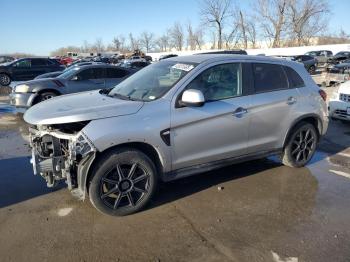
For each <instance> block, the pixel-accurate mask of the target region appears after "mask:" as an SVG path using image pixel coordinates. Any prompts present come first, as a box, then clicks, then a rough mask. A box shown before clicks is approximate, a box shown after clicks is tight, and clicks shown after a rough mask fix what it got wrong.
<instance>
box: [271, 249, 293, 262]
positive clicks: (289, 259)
mask: <svg viewBox="0 0 350 262" xmlns="http://www.w3.org/2000/svg"><path fill="white" fill-rule="evenodd" d="M271 253H272V257H273V261H275V262H298V258H297V257H286V258H281V257H280V256H279V255H278V254H277V253H276V252H273V251H272V250H271Z"/></svg>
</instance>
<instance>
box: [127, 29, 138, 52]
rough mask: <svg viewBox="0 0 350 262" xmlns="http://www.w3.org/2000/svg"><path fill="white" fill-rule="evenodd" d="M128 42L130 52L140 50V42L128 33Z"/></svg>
mask: <svg viewBox="0 0 350 262" xmlns="http://www.w3.org/2000/svg"><path fill="white" fill-rule="evenodd" d="M129 42H130V48H129V49H130V50H131V51H135V50H139V49H140V42H139V40H137V39H136V38H134V36H133V35H132V33H129Z"/></svg>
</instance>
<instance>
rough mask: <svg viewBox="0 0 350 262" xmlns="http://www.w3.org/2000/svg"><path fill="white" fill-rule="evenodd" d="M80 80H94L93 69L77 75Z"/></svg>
mask: <svg viewBox="0 0 350 262" xmlns="http://www.w3.org/2000/svg"><path fill="white" fill-rule="evenodd" d="M77 76H78V79H79V80H89V79H94V78H95V76H94V71H93V69H92V68H89V69H85V70H83V71H81V72H79V73H78V74H77Z"/></svg>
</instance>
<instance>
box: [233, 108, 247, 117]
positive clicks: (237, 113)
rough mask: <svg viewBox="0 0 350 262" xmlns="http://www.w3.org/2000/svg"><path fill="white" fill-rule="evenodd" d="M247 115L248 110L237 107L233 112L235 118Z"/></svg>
mask: <svg viewBox="0 0 350 262" xmlns="http://www.w3.org/2000/svg"><path fill="white" fill-rule="evenodd" d="M246 113H248V110H247V109H245V108H243V107H238V108H237V109H236V110H235V111H234V112H233V115H234V116H235V117H237V118H241V117H242V116H243V115H245V114H246Z"/></svg>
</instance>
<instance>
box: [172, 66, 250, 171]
mask: <svg viewBox="0 0 350 262" xmlns="http://www.w3.org/2000/svg"><path fill="white" fill-rule="evenodd" d="M244 88H245V87H244V86H243V85H242V66H241V64H240V63H226V64H219V65H215V66H212V67H210V68H209V69H206V70H205V71H203V72H202V73H200V74H199V75H198V76H197V77H196V78H195V79H194V80H193V81H192V82H191V83H190V84H189V85H188V86H187V87H186V88H185V89H198V90H200V91H202V93H203V94H204V97H205V100H206V102H205V104H204V105H203V106H202V107H174V108H172V112H171V128H170V134H171V141H172V142H171V143H172V163H173V166H172V169H173V170H177V169H181V168H185V167H190V166H194V165H199V164H206V163H210V162H215V161H218V160H224V159H228V158H232V157H236V156H240V155H244V154H246V150H247V142H248V127H249V113H248V111H247V110H248V108H249V106H250V99H251V97H250V96H244V95H243V94H244ZM179 96H180V97H181V94H180V95H179ZM179 96H177V97H175V98H174V99H179Z"/></svg>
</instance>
